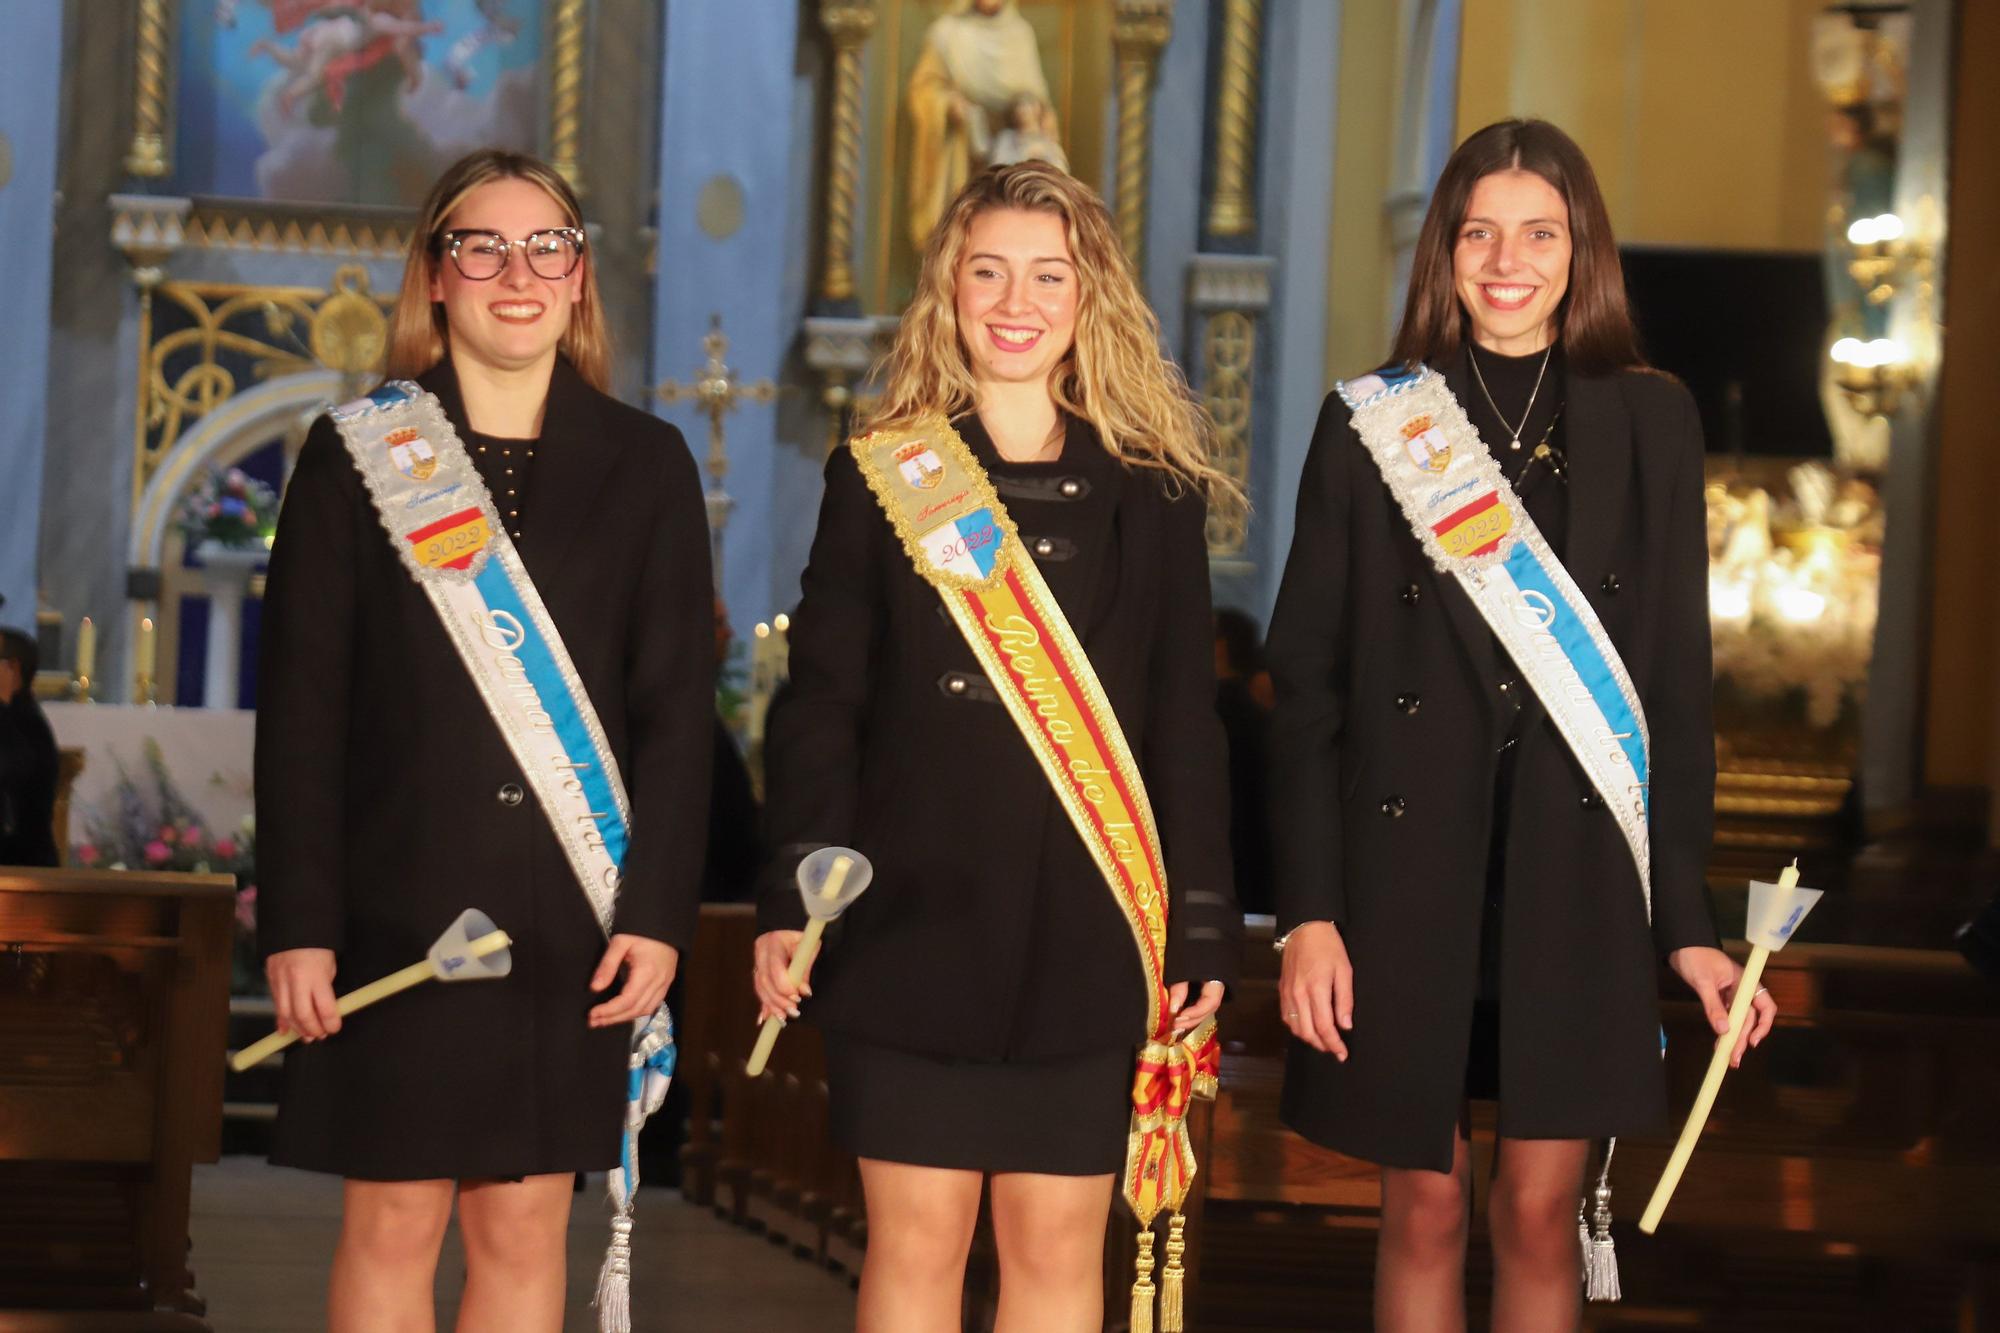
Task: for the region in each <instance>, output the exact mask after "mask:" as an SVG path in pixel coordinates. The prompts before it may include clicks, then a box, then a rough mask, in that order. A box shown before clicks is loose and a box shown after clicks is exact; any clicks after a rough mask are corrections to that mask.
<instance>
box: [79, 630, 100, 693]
mask: <svg viewBox="0 0 2000 1333" xmlns="http://www.w3.org/2000/svg"><path fill="white" fill-rule="evenodd" d="M76 674H77V675H78V676H79V677H81V678H83V679H85V680H88V679H90V678H91V677H92V676H95V675H96V674H97V626H96V625H94V624H92V623H91V619H90V617H89V616H85V617H84V618H83V621H82V623H81V624H79V625H78V626H77V627H76Z"/></svg>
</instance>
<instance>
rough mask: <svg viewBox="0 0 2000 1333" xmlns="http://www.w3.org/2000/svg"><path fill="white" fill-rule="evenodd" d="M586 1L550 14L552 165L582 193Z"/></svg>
mask: <svg viewBox="0 0 2000 1333" xmlns="http://www.w3.org/2000/svg"><path fill="white" fill-rule="evenodd" d="M584 19H585V14H584V0H555V3H554V4H553V5H552V6H551V7H550V10H549V165H550V166H552V167H554V168H555V169H556V171H557V172H558V173H559V174H560V175H561V176H562V178H563V179H564V180H566V181H568V182H569V185H570V188H571V189H572V190H575V191H576V192H577V193H578V194H582V193H583V172H582V153H581V149H582V137H583V55H584Z"/></svg>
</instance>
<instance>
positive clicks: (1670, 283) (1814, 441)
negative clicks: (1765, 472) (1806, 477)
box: [1619, 246, 1833, 457]
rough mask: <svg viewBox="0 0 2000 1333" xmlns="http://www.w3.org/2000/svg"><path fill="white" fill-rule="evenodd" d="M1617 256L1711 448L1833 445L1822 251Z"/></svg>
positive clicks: (1644, 250) (1643, 336) (1648, 329)
mask: <svg viewBox="0 0 2000 1333" xmlns="http://www.w3.org/2000/svg"><path fill="white" fill-rule="evenodd" d="M1619 257H1620V259H1621V260H1622V261H1623V263H1624V266H1625V288H1626V291H1627V292H1628V293H1629V294H1630V295H1631V299H1632V313H1633V316H1634V318H1635V319H1637V321H1638V324H1639V338H1640V342H1641V345H1642V346H1643V347H1644V349H1645V352H1646V356H1647V359H1648V360H1650V361H1651V362H1652V363H1653V364H1654V365H1656V366H1658V367H1659V368H1660V369H1662V370H1667V371H1671V372H1673V373H1674V374H1675V375H1678V376H1679V377H1680V378H1681V379H1682V380H1684V381H1685V382H1686V383H1687V386H1688V388H1689V389H1690V390H1692V391H1693V392H1694V399H1695V402H1696V403H1697V404H1699V405H1700V407H1701V427H1702V433H1703V434H1704V435H1705V436H1706V437H1707V439H1708V447H1709V450H1710V452H1712V453H1721V452H1725V451H1735V450H1741V451H1742V452H1745V453H1752V454H1780V455H1788V456H1794V457H1809V456H1823V455H1826V454H1830V453H1831V452H1832V451H1833V441H1832V437H1831V436H1829V435H1828V434H1827V429H1826V418H1825V417H1824V416H1823V415H1821V413H1820V406H1819V358H1820V348H1821V346H1822V345H1823V343H1824V340H1825V336H1826V324H1827V310H1826V289H1825V286H1824V285H1823V283H1824V278H1823V276H1822V275H1823V273H1824V270H1823V269H1822V267H1821V264H1822V260H1821V258H1820V256H1819V255H1817V254H1811V253H1806V254H1799V253H1793V252H1783V251H1774V252H1763V251H1749V250H1675V249H1664V248H1655V247H1652V246H1629V247H1627V248H1625V249H1623V250H1621V251H1620V252H1619ZM1732 389H1733V390H1734V393H1736V394H1740V396H1741V405H1740V407H1738V408H1735V409H1733V410H1732V408H1731V406H1730V403H1731V399H1732V396H1733V395H1732Z"/></svg>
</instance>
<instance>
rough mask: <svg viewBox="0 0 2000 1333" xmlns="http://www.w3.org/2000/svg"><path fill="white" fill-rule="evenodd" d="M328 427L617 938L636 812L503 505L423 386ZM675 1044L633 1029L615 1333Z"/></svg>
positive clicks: (620, 1177)
mask: <svg viewBox="0 0 2000 1333" xmlns="http://www.w3.org/2000/svg"><path fill="white" fill-rule="evenodd" d="M332 415H333V420H334V424H335V425H336V426H338V427H339V428H340V435H341V439H342V441H343V442H344V443H345V444H346V446H347V452H348V455H349V457H350V458H352V460H353V462H354V466H355V468H356V469H357V470H358V471H359V472H360V473H361V479H362V481H363V482H364V483H365V484H366V486H367V487H368V494H369V496H370V498H371V499H372V500H373V501H374V503H375V512H376V514H377V515H378V516H379V517H380V518H381V520H382V526H383V527H384V528H385V529H387V531H388V534H389V544H390V545H391V546H393V547H394V548H395V550H396V554H397V557H398V558H399V559H400V560H401V561H402V563H403V567H404V568H405V569H407V570H408V571H409V573H410V577H411V578H413V579H415V580H416V581H417V586H419V587H420V588H422V589H423V590H424V592H425V594H426V595H427V596H428V597H429V598H430V600H431V605H432V606H434V607H435V608H436V609H437V613H438V619H439V621H440V622H441V623H442V624H443V625H444V628H445V632H446V634H447V635H449V636H450V638H451V642H452V646H453V647H454V648H456V649H457V650H458V656H459V659H460V660H461V661H462V662H464V663H465V669H466V671H467V673H468V674H470V675H471V677H472V683H473V685H474V687H475V688H477V689H478V691H479V694H480V697H481V698H482V699H483V700H485V702H486V707H487V710H488V712H490V713H491V714H492V716H493V722H494V725H495V726H497V727H498V728H499V729H500V734H501V736H502V737H503V738H504V739H505V740H506V742H507V748H508V749H509V750H511V751H512V752H513V754H514V758H515V760H516V762H518V763H519V764H520V766H521V772H522V774H523V776H524V777H525V778H526V779H527V782H528V785H529V786H530V787H531V788H532V789H533V790H534V793H535V797H536V800H537V801H538V802H539V803H540V805H541V807H542V812H543V814H544V815H546V816H547V818H548V821H549V827H550V828H551V829H553V830H554V832H555V835H556V841H557V842H558V843H559V844H560V845H561V846H562V849H563V855H564V856H565V857H566V858H567V859H568V861H569V864H570V869H571V870H572V871H574V872H575V874H576V880H577V884H578V885H579V886H580V887H581V888H582V889H583V893H584V897H585V898H587V899H588V900H589V902H590V909H591V913H592V914H593V915H594V916H595V917H596V918H597V924H598V926H599V927H600V928H601V929H602V930H603V931H604V933H605V936H606V937H607V938H609V936H610V934H611V927H612V922H613V920H614V917H615V912H616V907H617V898H618V881H619V873H620V870H621V868H622V867H623V866H624V863H625V852H626V848H627V847H628V846H630V844H631V803H630V802H629V801H628V800H627V799H626V795H625V782H624V779H623V778H622V777H621V776H620V775H619V772H618V761H617V759H616V757H615V756H614V755H613V754H612V753H611V745H610V743H609V742H608V741H607V740H606V739H605V735H604V727H603V725H602V724H601V723H600V722H599V721H598V718H597V710H596V709H595V708H593V707H592V706H591V703H590V696H589V695H588V694H586V693H585V692H584V688H583V681H582V678H581V677H579V676H578V675H577V672H576V665H575V663H573V662H572V661H570V656H569V650H568V649H567V648H565V647H564V646H563V641H562V635H561V634H560V633H558V632H557V630H556V623H555V621H554V620H553V619H551V618H550V616H549V611H548V608H547V607H546V606H544V605H543V604H542V599H541V595H540V594H539V593H537V592H536V591H535V585H534V582H533V580H531V579H530V578H529V577H528V570H527V567H526V566H525V565H523V564H522V563H521V556H520V553H519V552H518V551H517V550H515V548H514V543H513V540H512V539H511V538H510V537H508V535H507V529H506V527H505V526H504V525H503V524H502V523H501V522H500V514H499V511H498V510H497V509H496V508H495V507H494V504H493V497H492V496H491V495H489V494H488V493H487V490H486V485H485V483H484V482H483V481H481V480H480V477H479V471H478V469H477V468H475V467H474V466H473V463H472V458H471V456H470V455H469V454H467V453H466V451H465V446H464V445H463V444H462V443H461V442H460V441H459V438H458V433H457V432H456V431H455V430H453V429H452V425H451V422H450V420H449V419H448V418H447V417H446V416H445V414H444V409H443V407H442V406H441V405H440V404H439V403H438V400H437V399H436V397H434V396H433V395H431V394H429V393H426V392H424V390H423V389H422V388H421V387H419V386H418V385H416V384H413V383H411V382H410V381H408V380H396V381H393V382H391V383H388V384H385V385H383V386H382V387H381V388H379V389H377V390H376V391H375V392H374V393H371V394H369V395H368V396H367V397H366V398H359V399H356V400H355V401H353V402H351V403H347V404H345V405H343V406H341V407H337V408H335V409H334V410H333V413H332ZM673 1032H674V1028H673V1016H672V1015H671V1014H669V1013H668V1012H667V1007H666V1006H665V1005H664V1004H663V1005H661V1006H660V1008H659V1010H658V1012H656V1013H654V1014H652V1015H650V1016H648V1017H646V1018H643V1019H640V1020H638V1021H637V1022H635V1023H634V1025H633V1031H632V1047H631V1054H630V1057H629V1059H628V1061H627V1067H628V1075H627V1081H628V1086H627V1093H626V1109H625V1134H624V1140H623V1142H622V1144H621V1145H620V1148H619V1161H618V1165H617V1166H616V1167H614V1168H612V1171H611V1179H610V1188H611V1199H612V1204H613V1207H614V1210H615V1212H614V1216H613V1218H612V1243H611V1248H610V1251H609V1252H608V1253H607V1255H606V1256H605V1262H604V1271H603V1273H602V1274H601V1275H600V1277H599V1283H598V1291H599V1319H600V1325H601V1327H603V1328H604V1329H606V1330H607V1331H608V1333H612V1331H615V1333H623V1329H626V1328H629V1327H630V1323H629V1319H630V1314H629V1295H628V1288H629V1283H630V1275H631V1231H632V1220H631V1212H632V1196H633V1193H634V1191H636V1190H637V1189H638V1186H639V1163H638V1155H637V1145H638V1138H639V1130H640V1129H641V1128H642V1127H643V1126H644V1125H645V1123H646V1118H647V1117H648V1116H649V1115H651V1114H652V1113H653V1112H654V1111H655V1110H657V1109H658V1108H659V1106H660V1103H661V1102H662V1101H663V1100H664V1099H665V1097H666V1095H667V1083H668V1080H669V1079H671V1078H672V1076H673V1069H674V1037H673Z"/></svg>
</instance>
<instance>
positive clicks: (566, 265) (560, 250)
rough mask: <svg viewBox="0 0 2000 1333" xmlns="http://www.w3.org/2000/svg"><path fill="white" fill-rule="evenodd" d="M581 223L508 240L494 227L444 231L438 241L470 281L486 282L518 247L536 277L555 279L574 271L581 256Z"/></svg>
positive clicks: (502, 269)
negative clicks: (481, 229)
mask: <svg viewBox="0 0 2000 1333" xmlns="http://www.w3.org/2000/svg"><path fill="white" fill-rule="evenodd" d="M583 242H584V237H583V229H582V228H581V227H551V228H549V229H547V230H546V231H531V232H529V233H528V234H527V235H526V236H524V237H522V238H521V239H520V240H518V241H510V240H508V239H507V238H506V237H505V236H502V235H501V234H500V233H499V232H497V231H448V232H445V233H443V234H442V235H440V236H439V237H438V245H439V246H440V247H441V248H442V249H443V250H444V252H445V253H446V254H448V255H450V256H451V262H452V265H453V267H455V268H457V269H458V271H459V273H460V274H461V275H463V276H464V277H466V278H468V279H470V280H471V281H473V282H486V281H487V280H489V279H492V278H497V277H499V276H500V275H501V274H502V273H505V272H506V271H507V259H508V256H509V255H510V254H512V252H513V251H515V250H519V251H520V252H521V254H522V255H523V256H524V257H525V258H526V259H527V261H528V268H529V270H530V271H532V272H533V273H534V275H535V276H536V277H538V278H546V279H548V280H549V281H550V282H555V281H557V280H558V279H561V278H567V277H568V276H569V275H570V274H572V273H574V272H576V265H577V261H578V260H580V259H582V258H583Z"/></svg>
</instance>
